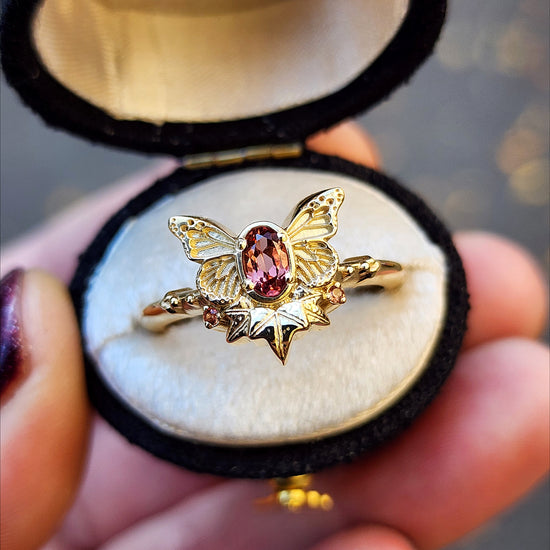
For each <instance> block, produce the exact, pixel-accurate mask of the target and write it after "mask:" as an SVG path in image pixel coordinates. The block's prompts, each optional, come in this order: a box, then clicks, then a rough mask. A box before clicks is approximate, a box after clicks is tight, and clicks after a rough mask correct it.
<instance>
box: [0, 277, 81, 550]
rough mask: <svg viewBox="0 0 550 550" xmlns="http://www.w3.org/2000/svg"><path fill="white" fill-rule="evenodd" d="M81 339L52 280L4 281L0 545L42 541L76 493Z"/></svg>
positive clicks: (32, 545) (8, 548) (13, 546)
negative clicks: (7, 373)
mask: <svg viewBox="0 0 550 550" xmlns="http://www.w3.org/2000/svg"><path fill="white" fill-rule="evenodd" d="M6 284H7V285H8V287H9V292H7V291H6V288H7V287H6ZM7 310H9V311H10V312H11V313H9V314H8V313H7ZM9 327H11V329H10V330H8V328H9ZM7 334H8V339H6V338H5V336H6V335H7ZM79 342H80V339H79V336H78V331H77V327H76V320H75V318H74V313H73V310H72V306H71V301H70V298H69V296H68V294H67V292H66V290H65V289H64V287H63V286H62V285H61V284H60V283H59V282H58V281H57V280H55V279H53V278H52V277H50V276H49V275H46V274H44V273H40V272H29V273H27V274H25V275H23V273H22V272H18V273H14V274H11V275H10V276H9V277H8V278H7V280H4V281H3V282H2V371H3V372H6V371H7V372H9V373H10V374H9V377H8V378H5V379H4V382H5V383H4V391H3V394H2V414H1V433H2V439H1V468H0V476H1V487H2V491H1V492H0V500H1V503H0V522H1V547H2V548H3V549H5V550H15V549H19V548H36V547H38V546H39V544H40V543H42V542H44V540H45V539H46V538H47V537H48V536H49V535H50V534H51V532H52V530H53V529H54V528H55V526H56V524H57V523H58V522H59V521H60V519H61V517H62V515H63V513H64V512H65V511H66V509H67V508H68V507H69V505H70V503H71V501H72V498H73V495H74V492H75V490H76V487H77V484H78V481H79V476H80V472H81V467H82V463H83V458H84V453H85V447H86V435H87V426H88V407H87V399H86V394H85V390H84V380H83V376H82V357H81V351H80V345H79ZM6 350H9V353H4V352H5V351H6ZM6 361H7V362H8V363H9V364H6Z"/></svg>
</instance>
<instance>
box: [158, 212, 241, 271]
mask: <svg viewBox="0 0 550 550" xmlns="http://www.w3.org/2000/svg"><path fill="white" fill-rule="evenodd" d="M168 227H169V228H170V231H171V232H172V233H173V234H174V235H175V236H176V237H177V238H178V239H179V240H180V241H181V242H182V243H183V248H184V250H185V254H186V255H187V257H188V258H189V259H190V260H193V261H195V262H200V261H204V260H209V259H211V258H217V257H219V256H223V255H225V254H234V253H235V241H236V238H235V237H234V236H233V235H231V234H230V233H229V231H227V230H226V229H224V228H223V227H221V226H219V225H218V224H216V223H214V222H212V221H210V220H207V219H205V218H194V217H191V216H173V217H172V218H170V221H169V222H168Z"/></svg>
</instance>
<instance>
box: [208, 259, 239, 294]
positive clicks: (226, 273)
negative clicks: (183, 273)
mask: <svg viewBox="0 0 550 550" xmlns="http://www.w3.org/2000/svg"><path fill="white" fill-rule="evenodd" d="M197 286H198V287H199V289H200V291H201V293H202V294H203V295H204V296H206V297H207V298H208V299H209V300H210V301H212V302H228V303H229V302H233V301H235V299H236V298H237V297H238V296H239V293H240V289H241V283H240V279H239V273H238V271H237V265H236V263H235V257H234V256H220V257H219V258H213V259H211V260H207V261H206V262H204V263H203V264H202V267H201V268H200V270H199V272H198V274H197Z"/></svg>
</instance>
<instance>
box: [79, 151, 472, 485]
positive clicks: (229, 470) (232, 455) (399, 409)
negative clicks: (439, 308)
mask: <svg viewBox="0 0 550 550" xmlns="http://www.w3.org/2000/svg"><path fill="white" fill-rule="evenodd" d="M269 166H278V167H281V166H286V167H293V168H313V169H316V170H322V171H327V172H336V173H341V174H344V175H348V176H351V177H354V178H356V179H357V180H359V181H365V182H368V183H369V184H370V185H372V186H374V187H376V188H378V189H380V190H381V191H383V192H384V193H386V194H387V195H388V196H389V197H390V198H392V199H393V200H395V201H396V202H397V203H398V204H400V205H401V206H402V207H403V208H404V209H405V210H406V211H407V212H409V213H410V214H411V215H412V216H413V217H414V218H415V219H416V220H417V222H418V224H419V225H420V226H421V227H422V228H423V229H424V230H425V232H426V234H427V235H428V237H429V238H430V239H431V241H432V242H434V243H435V244H436V245H438V246H439V247H440V248H441V249H442V251H443V252H444V254H445V256H446V258H447V263H448V270H449V280H448V287H447V301H448V310H447V316H446V320H445V323H444V327H443V330H442V332H441V336H440V339H439V342H438V345H437V348H436V350H435V352H434V354H433V356H432V358H431V359H430V361H429V365H428V366H427V368H426V370H425V371H424V373H423V374H422V376H421V378H420V379H419V380H418V381H417V383H416V384H415V385H414V387H413V388H412V389H411V390H410V391H409V392H408V393H407V394H406V395H405V397H403V398H402V399H401V400H400V401H399V402H398V403H396V404H395V405H393V406H392V407H391V408H389V409H387V410H386V411H384V412H383V413H382V414H380V415H379V416H378V417H376V418H375V419H374V420H371V421H370V422H368V423H366V424H364V425H362V426H360V427H358V428H355V429H352V430H350V431H348V432H346V433H343V434H340V435H336V436H333V437H328V438H325V439H322V440H318V441H313V442H309V443H298V444H289V445H277V446H264V447H229V446H211V445H205V444H200V443H195V442H192V441H188V440H184V439H181V438H178V437H173V436H169V435H166V434H164V433H162V432H160V431H158V430H157V429H155V428H154V427H152V426H151V425H150V424H149V423H147V422H146V421H144V420H143V419H142V418H141V417H140V416H138V415H137V414H136V413H135V412H134V411H132V410H131V409H130V408H129V407H128V406H127V405H125V403H123V402H122V401H121V400H119V398H118V397H117V396H116V395H115V394H114V393H113V392H112V391H111V390H110V389H109V388H108V387H107V386H106V384H105V383H104V382H103V381H102V379H101V378H100V377H99V375H98V373H97V371H96V366H95V365H94V363H93V361H92V360H91V358H90V357H89V356H87V357H86V372H87V379H88V388H89V393H90V398H91V400H92V402H93V404H94V405H95V407H96V408H97V410H98V411H99V412H100V414H102V415H103V416H104V417H105V418H106V419H107V421H108V422H110V423H111V424H112V425H113V426H114V427H115V428H116V429H117V430H118V431H119V432H121V433H122V434H123V435H124V436H125V437H126V438H127V439H128V440H129V441H130V442H132V443H135V444H137V445H140V446H141V447H143V448H145V449H147V450H148V451H150V452H151V453H153V454H155V455H156V456H158V457H160V458H163V459H165V460H168V461H170V462H173V463H175V464H178V465H181V466H184V467H186V468H188V469H191V470H195V471H197V472H208V473H212V474H218V475H224V476H229V477H248V478H271V477H278V476H281V477H286V476H291V475H298V474H303V473H309V472H314V471H317V470H320V469H322V468H325V467H328V466H332V465H335V464H340V463H343V462H349V461H351V460H353V459H354V458H356V457H357V456H359V455H360V454H362V453H364V452H367V451H369V450H372V449H374V448H376V447H378V446H379V445H381V444H382V443H384V442H386V441H388V440H390V439H392V438H393V437H395V436H396V435H398V434H399V433H400V432H401V431H402V430H403V429H405V428H406V427H407V426H408V425H409V424H410V423H411V422H412V421H413V420H414V418H415V417H417V416H418V415H419V414H420V413H421V412H422V411H423V410H424V409H425V407H426V406H427V405H428V404H429V402H430V401H431V400H432V399H433V398H434V397H435V395H436V394H437V392H438V390H439V388H440V387H441V385H442V384H443V382H444V381H445V379H446V378H447V376H448V374H449V373H450V371H451V369H452V367H453V364H454V362H455V359H456V356H457V354H458V352H459V350H460V346H461V343H462V339H463V335H464V332H465V329H466V314H467V311H468V294H467V289H466V281H465V276H464V270H463V268H462V264H461V261H460V258H459V256H458V254H457V252H456V250H455V248H454V246H453V243H452V240H451V236H450V234H449V232H448V231H447V229H446V228H445V227H444V226H443V225H442V223H441V222H440V221H439V220H438V219H437V217H436V216H435V215H434V214H433V213H432V212H431V210H430V209H429V208H428V207H427V206H426V205H425V203H424V202H423V201H422V200H421V199H419V198H418V197H416V196H415V195H413V194H412V193H410V192H409V191H407V190H406V189H404V188H403V187H401V186H400V185H399V184H398V183H396V182H395V181H394V180H392V179H390V178H389V177H388V176H385V175H383V174H381V173H379V172H376V171H374V170H370V169H368V168H365V167H363V166H359V165H356V164H353V163H350V162H347V161H344V160H342V159H339V158H336V157H327V156H324V155H319V154H316V153H310V152H306V153H305V154H304V155H302V157H300V158H297V159H288V160H279V161H274V160H272V161H259V162H247V163H245V164H244V165H241V166H240V167H227V168H212V169H206V170H197V171H187V170H184V169H178V170H176V171H175V172H174V173H173V174H172V175H170V176H168V177H167V178H164V179H162V180H159V181H158V182H156V183H155V184H154V185H153V186H152V187H150V188H149V189H147V190H146V191H144V192H143V193H142V194H141V195H139V196H138V197H136V198H135V199H133V200H132V201H130V202H129V203H128V204H127V205H126V206H125V207H124V208H123V209H121V210H120V211H119V212H117V213H116V214H115V215H114V216H113V217H112V218H111V220H110V221H109V222H108V223H107V224H106V225H105V226H104V227H103V229H102V230H101V231H100V232H99V234H98V235H97V237H96V239H95V240H94V241H93V242H92V244H91V245H90V246H89V248H88V249H87V250H86V251H85V252H84V254H83V255H82V257H81V260H80V264H79V267H78V269H77V272H76V274H75V277H74V279H73V281H72V284H71V293H72V296H73V299H74V303H75V306H76V309H77V313H78V316H79V318H80V321H81V322H82V319H81V317H82V312H83V300H84V296H85V293H86V289H87V285H88V281H89V278H90V277H91V276H92V275H93V273H94V269H95V267H96V266H97V265H98V263H99V262H100V261H101V259H102V257H103V255H104V253H105V251H106V249H107V247H108V246H109V244H110V242H111V240H112V239H113V237H114V236H115V235H116V233H117V231H118V230H119V228H120V227H121V226H122V224H123V223H124V222H125V221H126V220H127V219H128V218H129V217H132V216H136V215H139V213H140V212H142V211H143V210H144V209H146V208H148V207H149V206H150V205H152V204H153V203H154V202H156V201H157V200H158V199H160V198H162V197H163V196H165V195H167V194H171V193H175V192H177V191H179V190H181V189H183V188H185V187H187V186H189V185H195V184H199V183H200V182H201V181H202V180H205V179H207V178H209V177H213V176H216V175H218V174H221V173H225V172H227V171H229V170H240V169H243V168H244V169H246V168H247V167H269ZM83 346H84V348H86V342H85V340H84V341H83ZM357 368H360V365H358V366H357ZM213 406H214V404H213Z"/></svg>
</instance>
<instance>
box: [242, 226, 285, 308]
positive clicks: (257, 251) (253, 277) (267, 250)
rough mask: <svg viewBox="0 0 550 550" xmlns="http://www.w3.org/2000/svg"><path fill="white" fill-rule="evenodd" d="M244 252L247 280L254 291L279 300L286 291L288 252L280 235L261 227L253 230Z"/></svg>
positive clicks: (247, 239) (248, 234)
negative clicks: (250, 282) (278, 297)
mask: <svg viewBox="0 0 550 550" xmlns="http://www.w3.org/2000/svg"><path fill="white" fill-rule="evenodd" d="M245 240H246V247H245V249H244V250H243V252H242V260H243V270H244V274H245V277H246V278H247V279H248V280H249V281H252V283H253V284H254V291H255V292H256V293H257V294H259V295H260V296H265V297H266V298H276V297H277V296H279V295H280V294H281V293H282V292H283V291H284V290H285V288H286V287H287V284H288V272H289V270H290V266H289V262H288V251H287V249H286V246H285V245H284V244H283V242H282V241H281V239H280V238H279V236H278V235H277V231H275V230H274V229H273V228H271V227H267V226H265V225H260V226H258V227H253V228H252V229H251V230H250V231H249V232H248V233H247V234H246V237H245Z"/></svg>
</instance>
